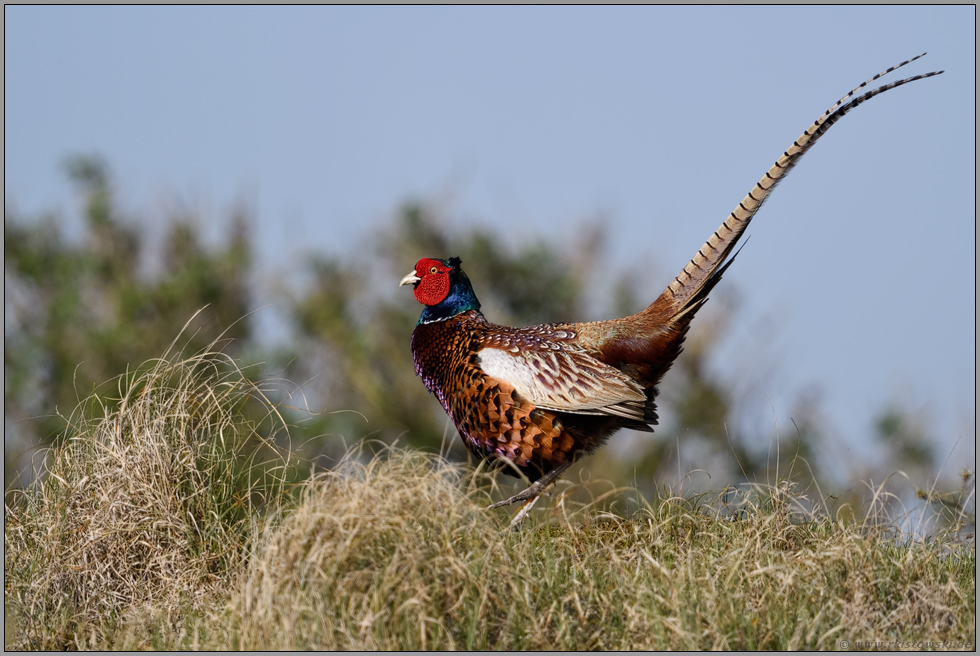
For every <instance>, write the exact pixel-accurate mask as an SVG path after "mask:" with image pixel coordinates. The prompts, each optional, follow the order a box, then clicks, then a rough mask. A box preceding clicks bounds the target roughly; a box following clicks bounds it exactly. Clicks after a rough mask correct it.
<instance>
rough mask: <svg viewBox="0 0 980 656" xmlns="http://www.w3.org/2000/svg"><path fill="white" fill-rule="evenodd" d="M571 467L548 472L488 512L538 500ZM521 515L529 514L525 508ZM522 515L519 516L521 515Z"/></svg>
mask: <svg viewBox="0 0 980 656" xmlns="http://www.w3.org/2000/svg"><path fill="white" fill-rule="evenodd" d="M571 466H572V463H571V462H566V463H564V464H561V465H558V466H557V467H555V468H554V469H552V470H551V471H550V472H548V473H547V474H545V475H544V476H542V477H541V478H539V479H538V480H536V481H535V482H533V483H531V484H530V485H528V486H527V489H526V490H524V491H523V492H518V493H517V494H515V495H514V496H512V497H511V498H509V499H504V500H503V501H498V502H497V503H494V504H491V505H489V506H487V510H490V509H491V508H500V507H501V506H509V505H510V504H512V503H517V502H518V501H531V500H532V499H537V497H538V496H539V495H540V494H541V492H542V491H543V490H544V489H545V488H546V487H548V486H549V485H551V484H552V483H554V482H555V481H556V480H557V479H558V477H559V476H561V475H562V474H564V473H565V470H566V469H568V468H569V467H571ZM531 505H533V504H531ZM530 510H531V509H530V507H527V511H528V512H530ZM521 513H524V515H526V514H527V512H525V511H524V508H522V509H521ZM521 513H518V514H519V515H520V514H521ZM523 518H524V517H521V519H523Z"/></svg>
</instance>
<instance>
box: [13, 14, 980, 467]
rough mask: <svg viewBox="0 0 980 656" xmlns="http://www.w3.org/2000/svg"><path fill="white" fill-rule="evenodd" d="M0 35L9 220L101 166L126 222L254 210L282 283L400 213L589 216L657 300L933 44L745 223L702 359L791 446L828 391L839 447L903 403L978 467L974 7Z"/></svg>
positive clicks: (31, 17) (519, 225) (426, 18)
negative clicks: (734, 316)
mask: <svg viewBox="0 0 980 656" xmlns="http://www.w3.org/2000/svg"><path fill="white" fill-rule="evenodd" d="M4 14H5V26H4V29H5V45H4V54H5V63H4V69H5V70H4V72H5V80H4V90H5V95H4V113H5V121H4V137H5V146H4V163H5V166H4V199H5V203H6V204H7V205H11V206H13V207H15V208H16V210H17V212H18V213H21V214H34V213H39V212H42V211H49V210H53V211H56V212H60V213H61V214H63V215H65V216H70V215H72V214H74V213H75V212H76V208H75V201H74V199H73V197H72V194H71V190H70V188H69V186H68V185H67V183H66V181H65V178H64V175H63V173H62V170H61V168H60V162H61V161H63V159H64V157H65V156H66V155H68V154H71V153H89V152H97V153H101V154H102V155H104V156H105V157H106V158H107V159H108V161H109V162H110V164H111V166H112V168H113V170H114V171H115V172H116V176H117V181H118V186H119V188H120V189H121V190H122V193H123V199H122V200H123V202H124V204H126V205H127V206H128V207H131V208H133V209H134V214H138V213H143V212H145V213H149V214H150V215H152V213H153V211H154V210H153V208H157V207H159V206H160V204H161V202H169V201H168V200H167V199H170V198H173V197H178V198H183V199H189V202H191V203H192V204H199V205H201V206H202V207H204V208H205V210H207V208H212V210H213V211H210V212H208V211H205V217H210V218H211V219H213V220H214V221H215V227H214V229H215V230H217V229H218V227H217V226H218V225H219V220H223V216H224V211H223V209H224V208H228V207H230V206H232V205H234V204H235V203H236V202H237V201H238V200H239V199H242V198H244V199H246V200H247V201H248V202H249V203H251V205H252V206H253V208H254V210H255V212H256V215H257V223H256V233H257V242H258V245H259V248H260V255H261V264H262V266H263V267H264V268H265V269H267V270H270V271H271V270H275V269H282V268H287V267H289V266H290V265H291V264H292V263H294V262H296V261H297V259H298V258H301V257H303V256H304V255H305V254H307V253H310V252H317V251H319V252H326V253H339V252H344V251H351V250H354V249H357V248H363V247H364V244H365V243H366V240H369V239H370V229H371V227H372V226H374V225H377V224H379V223H381V222H383V221H385V220H387V219H388V217H390V215H391V212H392V211H393V210H394V209H395V208H396V207H397V206H398V205H399V204H401V203H402V202H404V201H405V200H407V199H410V198H423V199H435V198H440V199H448V200H447V201H446V202H448V207H449V208H450V214H451V215H452V216H454V217H457V219H456V220H459V221H460V222H462V223H466V224H485V225H493V226H498V227H499V229H500V230H501V231H504V232H505V233H506V234H507V235H508V237H509V238H510V239H515V240H516V239H520V238H521V235H523V234H525V232H526V231H528V230H532V231H534V234H536V235H537V234H544V235H550V234H556V235H558V234H560V233H561V232H562V231H563V230H565V229H566V226H568V225H576V224H577V223H578V222H580V221H582V220H584V219H587V218H589V217H594V216H600V215H601V216H603V217H604V218H605V220H606V222H607V225H608V227H609V250H610V254H611V257H612V258H614V259H615V260H616V262H617V266H618V263H619V262H623V263H629V264H633V263H636V264H639V265H640V267H641V270H642V271H645V272H647V273H649V276H650V280H649V282H646V281H644V285H647V286H646V287H644V288H645V289H649V291H650V294H651V298H650V300H653V297H654V296H655V295H656V294H657V293H658V292H659V291H660V290H661V289H662V288H663V287H664V286H666V284H667V283H668V282H669V281H670V279H671V278H672V277H673V275H674V274H676V272H677V271H678V270H679V269H680V268H681V267H682V266H683V265H684V264H685V263H686V261H687V260H688V259H689V258H690V257H691V256H692V255H693V254H694V252H695V250H696V249H697V248H698V247H699V246H700V245H701V243H702V242H703V241H704V239H706V238H707V236H708V235H709V234H710V233H711V231H712V230H714V229H715V228H716V227H717V226H718V224H719V223H720V222H721V221H722V220H723V219H724V218H725V216H726V215H727V213H728V212H729V211H730V210H731V209H732V208H733V207H734V206H735V204H736V203H737V202H738V201H739V200H740V199H741V198H742V196H743V195H744V194H745V193H746V192H747V191H748V190H749V189H750V188H751V186H752V184H753V183H754V182H755V181H756V180H757V179H758V178H759V176H760V175H761V174H762V173H763V172H764V171H765V170H766V168H768V166H769V165H770V164H771V163H772V162H773V161H774V160H775V159H776V157H777V156H778V155H779V154H780V153H781V152H782V151H783V150H784V149H785V148H786V147H787V146H788V145H789V144H790V142H791V141H792V140H793V139H794V138H795V137H796V136H798V135H799V134H800V133H801V132H802V131H803V130H804V129H805V128H806V127H807V126H808V125H809V124H810V122H811V121H813V119H815V118H816V117H817V116H818V115H819V114H820V113H822V112H823V111H824V110H825V109H826V108H827V107H829V106H830V105H831V104H832V103H833V102H834V101H836V100H837V99H838V98H839V97H840V96H842V95H843V94H844V93H846V92H847V91H848V90H850V89H851V88H852V87H854V86H856V85H857V84H858V83H860V82H861V81H863V80H865V79H867V78H869V77H871V76H872V75H873V74H875V73H878V72H880V71H881V70H884V69H885V68H887V67H888V66H891V65H893V64H896V63H898V62H901V61H903V60H905V59H907V58H909V57H911V56H913V55H916V54H919V53H921V52H923V51H929V55H928V56H927V57H925V58H924V59H922V60H920V61H919V62H916V63H915V64H913V65H911V66H909V67H908V68H907V69H903V72H905V71H906V70H907V74H909V75H911V74H915V73H922V72H926V71H930V70H935V69H945V70H946V73H945V74H944V75H942V76H939V77H937V78H933V79H929V80H924V81H921V82H917V83H915V84H913V85H909V86H907V87H903V88H902V89H898V90H895V91H892V92H889V93H887V94H885V95H884V96H881V97H879V98H876V99H874V100H872V101H871V102H869V103H868V104H866V105H865V106H863V107H861V108H860V109H858V110H856V111H855V112H854V113H853V114H852V115H849V116H848V117H847V118H846V119H844V120H843V121H842V122H841V123H840V124H838V125H837V126H835V127H834V128H833V130H832V131H831V132H830V134H828V135H827V137H826V138H825V139H824V140H823V141H822V142H821V144H820V145H819V146H817V147H816V148H815V149H814V150H813V151H811V152H810V153H809V154H808V155H807V156H806V158H804V160H803V162H802V164H801V165H800V166H799V167H798V168H797V169H796V170H795V171H794V172H793V174H792V175H791V176H790V177H789V179H788V180H787V181H786V182H784V183H783V185H781V187H780V188H779V190H777V192H776V193H775V194H774V196H773V197H772V198H771V199H770V201H769V202H768V203H767V205H766V207H765V208H763V210H762V211H761V212H760V214H759V216H758V217H757V218H756V221H755V222H754V223H753V225H752V228H751V229H750V231H749V233H750V235H751V240H750V242H749V245H748V246H747V247H746V248H745V250H744V251H743V252H742V254H741V255H740V257H739V260H738V262H737V263H736V264H735V265H734V266H733V267H732V269H731V270H730V271H729V273H728V274H726V281H725V283H723V284H724V285H729V286H730V288H731V289H732V290H733V292H734V293H737V295H738V297H739V299H740V300H741V301H742V303H743V306H742V309H741V310H740V313H739V319H738V322H737V324H736V328H735V332H734V334H733V335H732V337H731V338H730V339H729V340H728V341H727V343H726V349H725V351H724V352H723V353H721V354H720V355H719V357H718V359H717V362H716V366H717V367H718V370H719V371H720V372H721V373H722V375H724V376H725V377H726V378H727V379H728V380H730V381H733V382H734V383H735V384H737V385H739V386H743V385H742V383H743V381H745V384H744V386H743V387H744V389H746V390H747V392H746V394H747V395H748V396H749V397H750V398H748V400H747V401H746V402H747V403H750V404H752V405H753V407H754V408H755V410H754V412H757V413H760V414H761V415H762V416H766V415H767V414H768V415H769V416H773V413H774V415H775V417H776V418H777V419H779V421H780V422H781V425H783V426H787V425H789V418H790V410H791V408H790V403H791V400H792V398H793V396H794V395H795V394H796V393H797V392H798V391H799V390H801V389H805V388H807V387H808V386H811V385H816V386H818V387H819V389H821V390H822V399H823V405H824V408H825V410H826V412H827V414H828V416H829V417H830V419H831V420H832V422H833V424H834V425H835V426H836V428H837V429H838V431H839V434H840V435H839V438H840V440H842V441H843V442H842V443H843V444H844V445H845V448H851V446H852V443H853V446H854V448H861V445H860V444H859V443H858V442H859V440H860V439H861V436H862V435H866V434H868V433H869V432H870V427H871V422H872V418H873V417H874V415H875V413H877V412H878V411H880V410H881V408H882V407H883V406H884V405H885V404H886V403H889V402H894V403H900V404H902V405H904V406H905V407H906V408H907V409H911V410H913V411H916V412H920V411H921V412H925V413H927V416H928V417H929V418H930V420H931V422H932V425H933V426H934V427H935V429H936V432H937V433H938V434H937V435H936V437H937V438H938V440H939V442H940V444H942V445H943V449H944V451H943V453H941V454H940V458H943V457H945V455H946V454H947V453H948V452H949V450H950V449H951V448H952V445H953V443H954V442H955V441H956V440H957V439H959V440H961V441H963V442H965V443H967V444H968V445H969V448H968V449H967V450H966V451H962V449H961V450H960V451H959V452H957V453H962V454H968V456H969V457H970V458H972V457H973V453H974V448H973V443H974V440H975V435H974V432H975V412H976V402H975V397H976V380H975V371H976V346H975V333H976V318H975V317H976V285H975V274H976V270H975V264H976V248H975V240H976V223H975V209H976V208H975V198H976V183H975V180H976V165H975V143H976V139H975V137H976V132H975V111H976V102H975V96H976V81H975V80H976V68H975V57H976V51H975V37H976V34H975V24H976V21H975V18H976V16H975V9H974V8H973V7H856V8H852V7H803V8H770V7H753V8H747V9H743V8H727V7H726V8H721V7H710V8H693V9H691V8H676V7H675V8H660V7H612V8H597V7H573V8H542V7H537V8H519V7H506V8H486V7H484V8H441V7H426V8H404V7H384V8H377V7H376V8H357V7H343V8H334V7H316V8H305V7H304V8H298V7H292V8H270V7H247V8H240V7H239V8H224V7H206V8H197V7H178V8H159V7H157V8H142V7H140V8H136V7H128V8H117V7H95V8H85V7H6V8H5V10H4ZM889 79H891V78H889ZM419 255H420V256H421V255H439V254H434V253H420V254H419ZM411 264H412V263H411V262H406V267H405V270H406V271H408V270H409V269H410V268H411ZM567 319H569V320H575V319H580V317H567ZM762 371H769V372H773V373H772V375H771V376H768V375H767V376H763V375H762V373H761V372H762ZM760 378H763V379H767V382H766V384H765V385H764V386H763V388H761V389H757V388H755V387H753V385H752V384H750V383H749V381H753V380H757V379H760ZM770 403H772V409H770ZM961 446H962V444H961ZM956 458H959V460H960V461H959V462H955V465H950V466H953V467H959V466H962V465H964V464H966V463H965V462H963V457H962V456H960V455H957V456H956Z"/></svg>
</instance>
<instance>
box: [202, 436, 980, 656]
mask: <svg viewBox="0 0 980 656" xmlns="http://www.w3.org/2000/svg"><path fill="white" fill-rule="evenodd" d="M482 476H485V475H481V474H479V473H477V474H475V475H474V474H465V473H463V472H462V471H461V470H460V469H459V468H458V467H457V466H455V465H451V464H449V463H447V462H445V461H442V460H440V459H439V458H437V457H435V456H430V455H425V454H421V453H419V452H416V451H400V450H397V449H395V450H391V451H389V452H388V453H387V454H385V457H384V458H375V459H373V460H371V461H370V462H369V463H368V464H359V463H358V462H357V461H356V460H349V461H348V462H347V463H346V466H345V467H343V468H342V469H340V470H338V471H334V472H328V473H324V474H321V475H318V476H317V477H315V478H313V479H311V480H310V481H308V482H307V483H306V485H305V486H304V491H303V493H302V495H301V497H300V501H299V503H298V505H297V506H296V508H295V509H294V510H292V511H290V512H289V513H288V515H287V516H286V517H285V518H284V520H283V521H282V522H281V523H280V524H278V525H277V526H275V527H273V528H271V529H269V530H268V531H267V532H266V533H265V535H264V536H263V538H262V539H261V540H260V541H258V542H257V550H256V551H255V552H254V554H253V555H252V557H251V560H250V564H249V566H248V571H247V575H246V576H245V578H244V580H243V582H242V584H241V586H240V587H239V589H238V591H237V592H236V593H235V595H234V596H233V599H232V602H231V604H230V606H229V610H228V614H227V615H226V616H225V619H224V620H222V621H220V622H217V624H218V625H220V626H222V627H226V630H224V631H222V632H221V635H220V637H218V636H214V638H215V639H216V643H215V644H214V645H212V646H217V645H221V646H228V647H232V648H237V649H311V648H312V649H359V650H362V649H541V650H543V649H549V650H553V649H595V648H600V649H706V648H722V649H802V648H810V649H826V648H834V647H835V646H838V645H839V644H840V643H839V641H840V640H842V639H849V640H851V641H855V640H859V639H864V638H871V639H876V638H880V639H887V638H888V637H891V638H892V639H899V638H901V639H905V640H920V639H933V640H935V639H937V638H940V639H953V638H955V639H958V640H961V641H970V640H973V636H974V632H975V618H974V615H975V598H976V596H975V580H974V570H975V563H976V556H975V553H976V552H975V546H973V545H972V544H963V545H959V546H958V547H955V548H950V545H949V544H947V543H945V542H943V541H942V540H938V541H933V542H932V543H929V544H926V543H923V542H908V541H906V542H902V541H897V540H896V539H895V535H894V534H891V533H890V532H887V531H884V532H883V531H882V530H881V527H880V526H873V525H871V524H868V523H854V522H851V523H845V522H844V521H841V520H835V519H834V518H832V517H828V516H826V515H825V514H824V515H822V516H821V515H819V514H817V513H814V512H812V511H809V510H805V508H807V507H808V506H809V504H806V503H801V502H800V499H799V498H798V497H795V496H794V495H793V494H792V491H791V490H790V489H789V488H788V487H787V486H785V485H783V486H778V487H760V488H750V489H749V490H748V491H747V493H746V494H745V495H741V494H740V495H739V498H738V500H737V503H736V499H735V498H734V497H732V495H731V494H729V495H728V498H724V497H719V498H715V499H712V503H708V502H707V499H708V498H707V497H692V498H688V499H684V498H678V497H668V498H664V499H662V500H659V501H658V502H656V503H654V504H646V505H645V506H644V508H643V509H642V510H641V511H639V512H637V513H634V514H633V515H632V516H630V517H622V516H615V515H611V514H608V513H602V512H598V511H596V509H595V507H594V506H593V504H587V505H585V506H578V507H572V506H571V502H570V500H569V499H568V498H566V497H564V495H563V494H561V493H557V494H556V496H555V497H553V499H552V505H551V508H550V509H547V510H545V511H544V512H540V513H537V514H536V515H532V518H531V519H530V520H529V521H528V522H526V523H525V525H524V526H523V527H522V529H521V530H519V531H509V530H507V529H506V527H507V523H508V520H509V517H510V514H509V513H506V512H501V513H499V514H491V513H488V512H486V511H485V510H484V508H485V506H486V504H487V502H488V500H489V499H488V496H487V493H486V489H487V488H486V486H482V485H480V482H481V481H480V479H481V477H482ZM566 489H568V488H566Z"/></svg>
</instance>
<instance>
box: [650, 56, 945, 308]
mask: <svg viewBox="0 0 980 656" xmlns="http://www.w3.org/2000/svg"><path fill="white" fill-rule="evenodd" d="M925 54H926V53H922V54H921V55H919V56H918V57H913V58H912V59H909V60H907V61H904V62H902V63H901V64H898V65H897V66H892V67H891V68H889V69H888V70H886V71H883V72H881V73H879V74H878V75H875V76H874V77H872V78H871V79H869V80H866V81H865V82H863V83H861V85H860V86H858V87H857V88H855V89H853V90H852V91H851V92H850V93H848V94H847V95H846V96H844V97H843V98H841V99H840V100H838V101H837V102H836V103H835V104H834V105H833V106H832V107H831V108H830V109H828V110H827V111H826V112H824V113H823V114H822V115H821V116H820V118H818V119H817V120H816V121H814V122H813V124H812V125H811V126H810V127H809V128H807V130H806V131H805V132H804V133H803V134H802V135H800V137H799V138H798V139H797V140H796V141H794V142H793V145H791V146H790V147H789V148H787V149H786V151H785V152H784V153H783V154H782V156H781V157H780V158H779V159H778V160H776V163H775V164H773V165H772V167H771V168H770V169H769V170H768V171H766V174H765V175H764V176H763V177H762V179H761V180H759V181H758V182H757V183H756V184H755V186H754V187H753V188H752V190H751V191H749V193H748V194H747V195H746V196H745V198H743V199H742V202H740V203H739V204H738V206H737V207H736V208H735V209H734V210H733V211H732V213H731V214H729V215H728V217H727V218H726V219H725V221H724V222H723V223H722V224H721V226H720V227H719V228H718V229H717V230H715V232H714V233H713V234H712V235H711V236H710V237H709V238H708V241H706V242H705V243H704V245H703V246H702V247H701V248H700V249H698V252H697V253H695V255H694V257H693V258H692V259H691V261H690V262H688V263H687V264H686V265H685V266H684V268H683V269H682V270H681V272H680V273H679V274H677V277H676V278H674V281H673V282H671V283H670V285H668V286H667V289H665V290H664V292H663V294H661V295H660V298H658V299H657V301H656V302H655V303H654V304H653V305H651V306H650V308H649V310H651V311H654V312H655V313H656V314H660V313H661V312H663V311H665V310H669V311H671V312H672V315H673V320H674V321H680V320H682V319H683V318H684V317H687V318H688V320H689V319H690V317H691V316H693V314H694V312H696V311H697V309H698V308H699V307H700V306H701V305H702V304H703V303H704V301H705V300H707V294H708V292H709V291H711V288H712V287H714V285H715V284H716V283H717V282H718V280H720V279H721V276H722V274H723V273H724V272H725V269H727V268H728V265H730V264H731V263H732V262H733V261H734V258H731V259H729V257H728V256H729V255H730V254H731V252H732V249H733V248H734V247H735V245H736V244H737V243H738V241H739V239H740V238H741V237H742V234H743V233H744V232H745V229H746V228H747V227H748V226H749V223H750V222H751V221H752V217H754V216H755V214H756V212H758V211H759V208H760V207H762V204H763V203H764V202H765V201H766V199H767V198H769V195H770V194H771V193H772V191H773V189H775V187H776V185H777V184H779V182H780V181H781V180H782V179H783V178H784V177H786V175H787V174H788V173H789V172H790V171H791V170H792V169H793V167H794V166H795V165H796V163H797V162H799V160H800V158H801V157H803V155H804V154H806V152H807V151H808V150H809V149H810V148H812V147H813V145H814V144H815V143H817V141H818V140H819V139H820V137H822V136H823V135H824V134H825V133H826V132H827V130H829V129H830V127H831V126H832V125H833V124H834V123H836V122H837V121H839V120H840V119H841V118H843V117H844V116H845V115H846V114H847V113H848V112H850V111H851V110H852V109H854V108H855V107H857V106H858V105H860V104H862V103H864V102H866V101H868V100H870V99H871V98H874V97H875V96H877V95H878V94H880V93H884V92H885V91H889V90H891V89H894V88H896V87H900V86H902V85H904V84H908V83H909V82H915V81H916V80H922V79H925V78H927V77H932V76H933V75H939V74H941V73H942V72H943V71H933V72H931V73H925V74H923V75H915V76H913V77H908V78H905V79H903V80H898V81H896V82H892V83H890V84H886V85H883V86H880V87H878V88H876V89H873V90H871V91H868V92H866V93H864V94H862V95H860V96H857V97H855V94H857V93H859V92H860V91H861V90H862V89H863V88H864V87H866V86H867V85H868V84H870V83H872V82H874V81H875V80H877V79H879V78H881V77H883V76H885V75H887V74H888V73H891V72H892V71H894V70H896V69H898V68H901V67H902V66H905V65H906V64H909V63H911V62H914V61H915V60H916V59H919V57H923V56H924V55H925Z"/></svg>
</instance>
